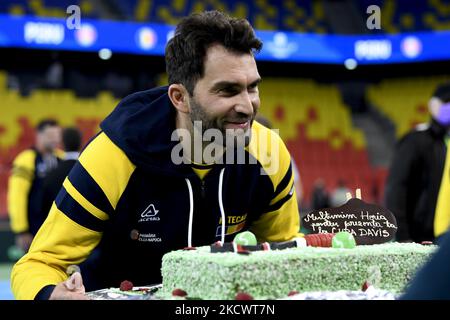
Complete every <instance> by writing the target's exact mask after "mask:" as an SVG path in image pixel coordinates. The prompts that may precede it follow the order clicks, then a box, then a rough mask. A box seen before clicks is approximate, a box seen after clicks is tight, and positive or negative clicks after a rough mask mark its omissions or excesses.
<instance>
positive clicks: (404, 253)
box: [158, 242, 436, 300]
mask: <svg viewBox="0 0 450 320" xmlns="http://www.w3.org/2000/svg"><path fill="white" fill-rule="evenodd" d="M211 248H212V246H205V247H198V248H196V250H178V251H173V252H170V253H167V254H166V255H164V257H163V260H162V269H161V272H162V277H163V287H162V290H161V291H160V292H159V293H158V295H159V296H160V297H164V296H166V297H167V296H170V295H171V293H172V291H173V290H174V289H181V290H184V291H185V292H186V293H187V295H188V296H189V297H191V298H199V299H213V300H215V299H218V300H221V299H235V298H236V295H237V294H239V293H241V292H244V293H247V294H249V295H250V296H251V297H253V298H255V299H279V298H283V297H287V296H288V294H289V293H290V292H299V293H303V292H313V291H339V290H350V291H354V290H359V291H360V290H361V288H362V286H363V284H364V283H365V282H367V281H369V282H371V283H373V284H374V285H376V287H377V288H378V289H382V290H387V291H389V292H392V293H393V294H399V293H401V292H402V291H403V290H404V288H405V286H406V285H407V283H408V281H409V280H410V279H411V278H412V277H413V275H414V273H415V271H416V270H417V268H418V267H420V266H421V265H422V264H423V263H424V262H425V261H426V260H427V258H428V257H429V255H430V254H431V253H432V252H434V250H435V249H436V246H434V245H421V244H417V243H395V242H389V243H384V244H374V245H360V246H356V247H355V248H353V249H347V248H332V247H312V246H306V247H292V248H286V249H282V250H270V251H267V250H265V251H263V250H261V251H251V252H250V254H242V253H238V252H212V249H211ZM244 248H245V246H244Z"/></svg>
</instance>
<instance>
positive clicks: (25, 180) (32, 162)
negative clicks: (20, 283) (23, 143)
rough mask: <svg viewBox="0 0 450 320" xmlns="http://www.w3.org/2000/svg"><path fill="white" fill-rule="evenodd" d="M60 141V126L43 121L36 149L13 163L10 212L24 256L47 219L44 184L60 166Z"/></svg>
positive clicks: (9, 190) (38, 127)
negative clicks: (46, 178)
mask: <svg viewBox="0 0 450 320" xmlns="http://www.w3.org/2000/svg"><path fill="white" fill-rule="evenodd" d="M60 140H61V133H60V128H59V126H58V123H57V122H56V121H54V120H50V119H47V120H43V121H41V122H40V123H39V124H38V125H37V127H36V143H35V145H34V146H33V147H31V148H29V149H26V150H24V151H22V152H21V153H19V154H18V155H17V157H16V158H15V159H14V162H13V168H12V173H11V176H10V178H9V182H8V212H9V218H10V222H11V229H12V231H13V232H14V233H15V234H16V246H17V247H18V248H20V249H21V250H23V251H24V252H26V251H28V248H29V246H30V244H31V241H32V240H33V237H34V235H35V234H36V233H37V231H38V229H39V227H40V226H41V225H42V223H43V222H44V220H45V217H46V212H43V211H42V210H41V198H42V192H41V187H42V181H43V179H44V178H45V176H46V175H47V173H48V172H49V171H50V170H51V169H53V168H55V167H56V166H57V164H58V152H57V150H56V148H57V146H58V145H59V143H60ZM59 156H60V154H59Z"/></svg>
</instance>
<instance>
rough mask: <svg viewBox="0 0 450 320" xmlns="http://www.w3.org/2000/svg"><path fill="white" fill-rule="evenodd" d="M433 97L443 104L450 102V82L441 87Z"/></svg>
mask: <svg viewBox="0 0 450 320" xmlns="http://www.w3.org/2000/svg"><path fill="white" fill-rule="evenodd" d="M433 97H436V98H439V99H440V100H442V101H443V102H450V82H447V83H443V84H441V85H439V86H438V87H437V88H436V90H435V91H434V93H433Z"/></svg>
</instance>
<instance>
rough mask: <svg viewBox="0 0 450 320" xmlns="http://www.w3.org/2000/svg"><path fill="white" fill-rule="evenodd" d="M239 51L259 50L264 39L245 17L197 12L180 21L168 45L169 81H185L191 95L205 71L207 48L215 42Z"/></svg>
mask: <svg viewBox="0 0 450 320" xmlns="http://www.w3.org/2000/svg"><path fill="white" fill-rule="evenodd" d="M216 43H217V44H221V45H223V46H224V47H225V48H227V49H229V50H231V51H235V52H239V53H253V52H259V50H261V48H262V42H261V41H260V40H259V39H258V38H256V36H255V33H254V31H253V28H252V26H251V25H250V23H249V22H248V21H247V20H245V19H237V18H231V17H229V16H228V15H226V14H224V13H222V12H219V11H206V12H203V13H194V14H192V15H190V16H188V17H186V18H184V19H183V20H181V22H180V23H179V24H178V25H177V28H176V30H175V35H174V36H173V38H172V39H170V40H169V42H168V43H167V46H166V53H165V56H166V71H167V75H168V77H169V84H174V83H180V84H183V85H184V86H185V87H186V89H187V91H188V92H189V94H190V95H193V93H194V87H195V83H196V82H197V80H198V79H200V78H201V77H203V74H204V59H205V55H206V51H207V50H208V48H209V47H210V46H211V45H213V44H216Z"/></svg>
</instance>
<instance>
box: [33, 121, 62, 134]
mask: <svg viewBox="0 0 450 320" xmlns="http://www.w3.org/2000/svg"><path fill="white" fill-rule="evenodd" d="M56 126H58V122H57V121H56V120H53V119H44V120H41V121H40V122H39V123H38V125H37V126H36V131H37V132H42V131H44V130H45V129H46V128H47V127H56Z"/></svg>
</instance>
